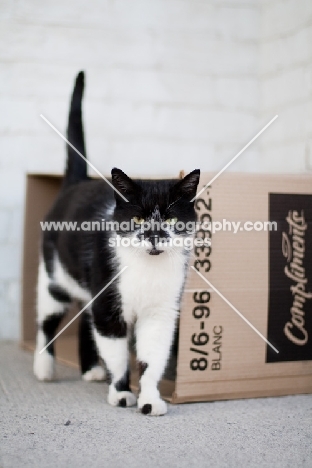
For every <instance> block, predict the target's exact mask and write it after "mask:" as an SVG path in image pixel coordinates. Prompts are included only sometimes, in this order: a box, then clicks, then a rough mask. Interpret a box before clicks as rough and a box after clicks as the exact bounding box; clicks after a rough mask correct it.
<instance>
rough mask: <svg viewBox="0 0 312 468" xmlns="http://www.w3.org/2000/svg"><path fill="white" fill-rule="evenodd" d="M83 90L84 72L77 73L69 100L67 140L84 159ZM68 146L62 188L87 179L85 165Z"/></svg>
mask: <svg viewBox="0 0 312 468" xmlns="http://www.w3.org/2000/svg"><path fill="white" fill-rule="evenodd" d="M83 90H84V72H83V71H81V72H79V73H78V75H77V78H76V82H75V87H74V91H73V95H72V99H71V104H70V111H69V118H68V127H67V139H68V141H69V142H70V143H71V144H72V145H73V147H74V148H75V149H76V150H77V151H79V153H80V154H82V155H83V156H84V157H85V158H86V149H85V142H84V136H83V124H82V115H81V102H82V96H83ZM73 147H71V146H70V145H68V144H67V163H66V170H65V175H64V182H63V187H67V186H68V185H72V184H76V183H78V182H81V181H82V180H86V179H87V178H88V175H87V163H86V161H85V160H84V159H83V158H82V157H81V156H80V155H79V154H78V153H77V151H75V150H74V149H73Z"/></svg>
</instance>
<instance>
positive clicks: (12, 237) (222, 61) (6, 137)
mask: <svg viewBox="0 0 312 468" xmlns="http://www.w3.org/2000/svg"><path fill="white" fill-rule="evenodd" d="M301 5H302V6H301ZM296 6H297V7H296ZM298 10H299V11H298ZM311 27H312V22H311V6H310V2H309V1H303V0H302V1H301V2H300V7H299V8H298V2H295V0H288V1H277V0H270V1H268V2H266V1H264V2H259V1H258V0H218V1H216V0H149V1H146V0H132V1H131V2H129V1H127V0H93V2H92V3H91V4H90V5H88V6H86V3H85V2H84V1H82V0H77V1H75V2H73V1H69V0H65V1H64V0H62V1H61V0H55V1H53V2H43V1H41V0H29V1H28V2H22V1H16V2H2V3H1V6H0V62H1V68H0V323H1V327H0V337H3V338H17V337H18V336H19V310H20V288H19V285H20V274H21V273H20V271H21V270H20V265H21V242H22V218H23V202H24V180H25V173H26V172H59V173H61V172H62V170H63V166H64V159H65V148H64V144H63V141H62V140H61V139H60V138H59V137H58V136H57V135H56V134H54V133H53V131H52V130H51V129H50V128H49V127H48V126H47V125H46V124H45V123H44V122H43V121H42V120H41V119H40V117H39V114H40V113H43V114H44V115H45V116H46V117H47V118H49V119H50V120H51V121H52V122H53V123H54V124H55V125H56V127H57V128H59V129H60V130H61V131H64V130H65V128H66V122H67V112H68V102H69V96H70V93H71V90H72V85H73V80H74V76H75V74H76V73H77V71H78V70H80V69H84V70H85V71H86V73H87V91H86V98H85V101H84V117H85V128H86V137H87V138H86V139H87V150H88V156H89V158H90V159H91V160H92V162H93V163H94V164H95V165H96V166H97V167H98V169H99V170H101V171H103V172H104V173H106V174H108V173H109V171H110V169H111V167H112V166H113V165H116V166H119V167H121V168H122V169H124V170H125V171H126V172H127V171H128V172H129V173H130V174H136V175H149V176H153V175H154V174H157V175H164V176H170V175H173V174H174V175H175V174H177V173H178V171H179V170H180V169H181V168H184V169H185V170H192V169H194V168H195V167H200V168H201V169H202V170H210V171H217V170H218V169H220V168H221V167H222V165H223V164H225V163H226V162H227V161H228V160H229V159H230V158H231V157H233V155H234V154H235V153H236V152H237V151H238V150H239V149H240V148H241V147H242V146H243V145H244V144H245V143H247V142H248V141H249V139H250V138H252V137H253V136H254V134H255V133H256V132H257V131H258V130H259V129H260V128H261V126H262V125H263V124H265V123H266V122H267V121H268V120H269V119H270V118H272V117H273V115H274V114H275V113H279V114H280V117H279V119H278V123H275V124H274V128H273V126H272V128H271V129H270V131H268V133H267V135H265V136H264V138H263V139H262V140H261V142H262V146H261V149H262V151H261V152H260V142H259V143H257V144H254V145H253V146H252V147H251V148H250V149H248V150H247V151H246V153H245V154H244V155H242V157H241V158H240V159H239V160H238V161H237V162H236V163H235V164H233V167H231V170H241V171H277V170H278V171H281V168H283V169H285V171H301V170H305V167H306V166H305V162H304V159H303V156H302V155H303V152H304V147H305V138H306V135H308V134H309V135H310V136H311V134H310V133H309V132H310V128H312V127H311V106H310V105H309V104H311V60H312V57H311V55H312V50H311V47H310V46H309V44H311ZM310 147H311V148H312V145H311V144H310ZM294 155H295V157H294ZM147 161H148V163H147ZM311 166H312V155H311Z"/></svg>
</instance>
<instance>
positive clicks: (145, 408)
mask: <svg viewBox="0 0 312 468" xmlns="http://www.w3.org/2000/svg"><path fill="white" fill-rule="evenodd" d="M151 412H152V405H150V404H149V403H146V405H144V406H143V407H142V409H141V413H142V414H150V413H151Z"/></svg>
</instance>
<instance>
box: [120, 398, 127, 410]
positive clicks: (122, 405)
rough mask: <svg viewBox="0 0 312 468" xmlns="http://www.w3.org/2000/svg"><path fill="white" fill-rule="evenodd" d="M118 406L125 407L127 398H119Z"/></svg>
mask: <svg viewBox="0 0 312 468" xmlns="http://www.w3.org/2000/svg"><path fill="white" fill-rule="evenodd" d="M118 406H121V408H125V407H126V406H127V400H126V399H125V398H121V400H119V404H118Z"/></svg>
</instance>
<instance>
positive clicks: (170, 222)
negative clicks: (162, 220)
mask: <svg viewBox="0 0 312 468" xmlns="http://www.w3.org/2000/svg"><path fill="white" fill-rule="evenodd" d="M177 221H178V218H169V219H166V223H168V224H170V226H173V225H174V224H175V223H176V222H177Z"/></svg>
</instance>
